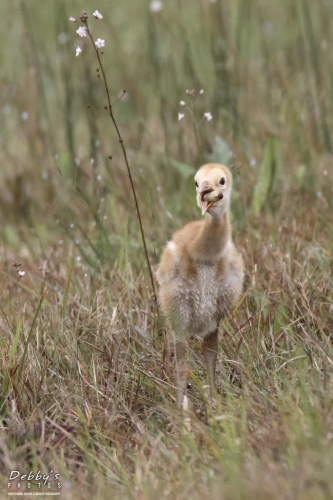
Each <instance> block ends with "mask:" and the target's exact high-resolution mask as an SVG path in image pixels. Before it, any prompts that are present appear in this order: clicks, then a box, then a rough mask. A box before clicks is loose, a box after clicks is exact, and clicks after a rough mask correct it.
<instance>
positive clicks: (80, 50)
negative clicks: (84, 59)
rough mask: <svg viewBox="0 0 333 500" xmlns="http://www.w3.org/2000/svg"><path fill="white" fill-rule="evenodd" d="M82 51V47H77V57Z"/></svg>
mask: <svg viewBox="0 0 333 500" xmlns="http://www.w3.org/2000/svg"><path fill="white" fill-rule="evenodd" d="M81 52H82V49H81V47H76V57H77V56H79V55H80V54H81Z"/></svg>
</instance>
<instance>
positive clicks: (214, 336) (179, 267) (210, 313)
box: [156, 163, 244, 407]
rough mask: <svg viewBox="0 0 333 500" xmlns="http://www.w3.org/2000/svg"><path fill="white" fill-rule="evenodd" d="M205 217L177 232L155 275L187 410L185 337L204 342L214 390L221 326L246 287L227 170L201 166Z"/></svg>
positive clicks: (198, 186)
mask: <svg viewBox="0 0 333 500" xmlns="http://www.w3.org/2000/svg"><path fill="white" fill-rule="evenodd" d="M194 180H195V185H196V191H197V203H198V206H199V207H200V208H201V211H202V215H204V218H203V219H202V220H200V221H194V222H190V223H189V224H187V225H186V226H184V227H183V228H182V229H180V230H179V231H177V232H176V233H175V234H174V235H173V237H172V240H171V241H169V242H168V244H167V246H166V248H165V249H164V252H163V255H162V259H161V262H160V264H159V266H158V269H157V272H156V277H157V281H158V284H159V302H160V305H161V308H162V310H163V312H164V314H165V315H166V317H167V319H168V322H169V324H170V328H171V329H172V331H173V334H174V338H175V369H174V382H175V385H176V388H177V404H178V406H180V407H182V406H183V401H184V396H185V395H186V388H187V384H188V378H189V369H188V365H187V339H188V338H189V337H190V336H191V335H196V336H200V337H201V338H202V351H203V355H204V360H205V364H206V367H207V371H208V377H209V383H210V387H211V390H212V388H213V387H214V384H215V367H216V359H217V352H218V325H219V322H220V320H221V319H223V318H224V317H225V316H226V315H227V314H229V312H230V311H231V310H232V309H233V308H234V306H235V305H236V304H237V302H238V300H239V298H240V295H241V293H242V287H243V276H244V271H243V260H242V257H241V255H240V254H239V253H238V252H237V250H236V249H235V247H234V244H233V242H232V238H231V224H230V220H229V205H230V197H231V188H232V176H231V173H230V171H229V170H228V169H227V167H225V166H223V165H219V164H216V163H209V164H207V165H203V166H202V167H201V168H200V169H199V170H198V172H197V173H196V175H195V177H194Z"/></svg>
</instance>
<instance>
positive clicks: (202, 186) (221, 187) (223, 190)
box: [194, 163, 232, 218]
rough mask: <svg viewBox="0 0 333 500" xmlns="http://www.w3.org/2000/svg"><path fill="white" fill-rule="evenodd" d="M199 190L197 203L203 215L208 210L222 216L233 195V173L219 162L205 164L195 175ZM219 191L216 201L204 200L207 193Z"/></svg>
mask: <svg viewBox="0 0 333 500" xmlns="http://www.w3.org/2000/svg"><path fill="white" fill-rule="evenodd" d="M194 181H195V185H196V190H197V203H198V206H199V207H200V208H201V211H202V215H204V214H205V213H206V212H207V213H208V214H209V215H210V216H212V217H217V218H219V217H222V216H223V214H224V213H225V212H226V210H227V208H228V206H229V202H230V196H231V187H232V175H231V173H230V171H229V169H228V168H227V167H225V166H224V165H219V164H218V163H208V164H207V165H203V166H202V167H201V168H199V170H198V171H197V173H196V174H195V176H194ZM212 191H214V192H217V194H218V197H217V198H216V201H213V202H209V201H205V200H204V196H205V194H206V193H210V192H212Z"/></svg>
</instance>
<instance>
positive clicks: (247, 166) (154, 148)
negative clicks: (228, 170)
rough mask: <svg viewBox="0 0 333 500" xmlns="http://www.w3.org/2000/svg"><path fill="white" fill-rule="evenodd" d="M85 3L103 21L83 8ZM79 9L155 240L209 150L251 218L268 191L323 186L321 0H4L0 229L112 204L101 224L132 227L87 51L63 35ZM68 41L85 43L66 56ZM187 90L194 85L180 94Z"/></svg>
mask: <svg viewBox="0 0 333 500" xmlns="http://www.w3.org/2000/svg"><path fill="white" fill-rule="evenodd" d="M154 6H155V9H154ZM156 7H157V8H156ZM158 7H160V9H159V8H158ZM96 8H98V9H99V11H100V12H101V13H102V14H103V16H104V17H103V19H102V20H95V19H93V17H92V12H93V10H95V9H96ZM83 9H85V10H86V11H87V13H88V15H89V16H90V18H89V22H90V27H91V28H92V30H93V36H94V37H95V38H98V37H100V38H103V39H105V50H104V55H103V60H104V63H105V68H106V73H107V78H108V82H109V86H110V90H111V97H112V100H113V101H115V100H116V99H117V98H118V96H119V95H120V93H121V92H122V90H123V89H125V90H126V91H127V93H126V95H125V96H124V98H123V99H121V100H120V101H119V102H118V103H117V104H116V105H115V106H114V113H115V116H116V119H117V121H118V123H119V127H120V129H121V133H122V135H123V138H124V142H125V146H126V148H127V149H128V153H129V157H130V166H131V169H132V171H133V175H134V178H135V182H136V186H137V189H138V194H139V197H140V205H141V207H142V211H143V218H144V221H145V224H146V226H147V224H148V225H149V228H150V229H149V228H148V232H149V233H154V235H155V236H156V237H157V238H158V241H159V242H162V243H163V242H164V240H165V235H163V234H160V224H161V223H163V225H164V232H170V231H171V230H172V229H174V228H175V227H177V225H179V223H180V220H186V219H187V218H188V217H190V216H193V215H195V214H196V211H195V206H194V204H193V203H190V204H185V206H184V203H183V200H182V199H181V197H179V186H180V185H182V187H183V186H188V185H189V188H188V189H189V194H190V197H193V196H192V194H193V189H192V173H194V172H195V169H196V168H197V167H198V166H200V164H202V163H204V162H205V161H209V160H210V159H213V160H216V161H220V162H224V163H229V165H231V164H232V163H235V164H236V165H240V164H241V165H242V166H241V169H240V172H241V176H242V179H244V183H245V186H249V189H247V190H246V192H245V198H246V199H245V202H246V203H247V204H248V205H249V204H250V203H252V207H253V208H254V211H255V213H257V214H258V213H259V212H260V209H261V208H262V207H263V206H265V204H266V208H267V206H268V207H269V205H270V204H271V202H272V203H273V200H274V196H273V195H274V191H275V193H276V194H277V195H278V196H279V197H280V196H281V198H282V199H283V200H285V199H286V198H285V197H286V196H288V193H290V192H292V190H293V189H302V190H305V191H306V192H307V193H309V195H314V196H316V194H317V192H318V191H319V190H320V192H322V188H321V187H320V184H321V180H323V181H325V179H324V178H323V175H324V176H326V175H327V171H328V170H331V163H332V157H331V153H332V137H331V130H332V120H333V114H332V113H331V107H332V82H333V74H332V57H333V56H332V50H331V47H332V30H331V29H330V22H331V19H332V11H333V4H332V2H330V1H325V0H320V1H318V2H310V0H297V1H296V0H295V1H293V2H290V1H289V0H281V1H280V2H274V3H272V2H267V1H262V0H237V1H234V0H233V1H231V0H225V1H223V2H222V1H215V2H214V1H209V0H197V1H191V2H189V1H180V0H178V1H176V0H172V1H168V2H160V4H159V2H157V4H156V2H155V3H154V2H149V1H144V0H142V1H139V0H137V1H135V2H133V1H128V0H124V1H123V2H121V3H119V2H112V1H105V0H101V1H100V2H99V4H98V5H96V4H95V3H92V2H90V1H85V2H83V1H81V0H80V1H74V0H66V1H64V0H54V1H53V0H47V1H45V2H40V1H34V0H29V1H17V0H13V1H11V2H1V5H0V19H1V20H0V37H1V61H0V67H1V69H0V72H1V73H0V78H1V80H0V89H1V115H2V116H1V122H2V126H1V148H0V155H1V156H0V160H1V165H2V168H1V172H0V176H1V177H0V190H1V199H0V209H1V213H2V217H3V218H4V220H5V225H7V224H12V223H14V222H15V223H18V222H20V223H23V221H26V222H28V224H30V225H34V224H37V223H38V224H40V225H41V226H43V225H45V224H47V226H48V228H50V227H51V226H49V224H51V220H54V219H55V218H56V219H57V220H60V222H61V223H63V224H65V225H67V224H68V222H69V221H70V220H73V219H75V217H80V216H81V215H84V214H82V212H84V211H87V214H86V215H87V216H88V214H90V215H91V210H92V208H94V210H95V209H96V211H98V210H102V211H103V213H104V212H105V211H106V212H108V213H109V216H110V212H111V213H114V210H117V217H116V220H114V221H110V219H109V221H108V222H105V224H106V225H107V226H108V225H110V224H115V226H114V230H115V233H117V234H118V235H119V234H121V233H122V232H123V231H122V230H121V229H122V228H124V227H126V228H127V229H126V230H129V231H133V232H134V234H135V231H136V220H135V218H133V217H132V213H133V210H134V205H133V201H132V197H131V192H130V190H129V185H128V181H127V175H126V172H125V170H124V163H123V160H122V156H121V151H120V148H119V144H118V141H117V139H116V135H115V132H114V130H113V127H112V124H111V122H110V119H109V118H108V116H107V115H106V112H105V111H104V109H103V107H104V105H105V104H106V99H105V93H104V89H103V86H102V85H101V82H100V81H98V80H97V78H96V67H97V65H96V61H95V56H94V53H93V50H92V47H91V46H90V45H89V43H88V40H87V38H80V37H79V36H78V35H77V34H76V33H75V31H76V29H77V28H78V27H79V25H80V23H79V21H78V22H77V23H76V24H73V23H71V22H69V21H68V19H69V17H70V16H74V17H76V18H77V19H78V18H79V16H80V14H81V12H82V10H83ZM78 45H80V46H81V47H82V49H83V52H82V54H81V55H80V56H79V57H75V49H76V47H77V46H78ZM186 89H195V90H196V96H195V98H194V99H193V98H192V99H191V98H190V97H189V96H188V95H186V94H185V91H186ZM200 89H204V94H203V95H199V94H198V91H199V90H200ZM180 100H184V101H186V104H187V105H188V107H187V106H186V107H181V106H180V105H179V102H180ZM87 106H89V108H87ZM179 112H184V113H185V118H184V119H183V120H182V121H180V122H178V113H179ZM204 112H211V113H212V115H213V119H212V120H211V121H210V122H207V121H206V120H203V121H202V117H203V113H204ZM196 134H197V141H196V140H195V135H196ZM265 148H266V150H265ZM265 151H266V153H265V154H266V160H265V162H264V163H265V165H264V167H263V166H262V162H263V160H264V159H265V154H264V152H265ZM231 152H232V156H231ZM109 155H112V156H113V159H112V160H109V159H108V156H109ZM260 165H261V167H260ZM328 167H329V169H328ZM323 172H324V174H323ZM189 178H190V181H188V179H189ZM329 178H330V180H331V173H330V172H329V177H328V179H327V180H329ZM258 180H259V184H260V186H259V187H257V189H256V190H255V189H254V186H255V184H256V183H257V181H258ZM76 187H79V188H80V189H81V190H83V191H84V196H85V197H86V198H87V199H89V202H90V203H91V206H90V209H88V207H87V203H85V202H84V201H83V200H82V196H77V193H74V192H75V191H76V189H75V188H76ZM282 194H283V196H282ZM253 197H254V198H255V199H253ZM101 198H102V200H104V201H105V199H106V201H105V204H104V206H103V207H101ZM267 201H268V205H267ZM114 203H116V206H115V205H114ZM279 204H280V202H279V203H278V205H279ZM272 208H274V203H273V205H272ZM275 208H277V206H276V205H275ZM236 211H237V208H236ZM171 213H172V215H171ZM241 213H242V210H240V211H239V213H236V215H238V216H239V217H241ZM166 214H167V216H165V215H166ZM168 215H169V216H168ZM111 218H112V215H111ZM113 218H114V217H113ZM48 219H49V220H48ZM118 221H119V222H120V225H118ZM133 224H134V227H133ZM165 225H166V227H165ZM128 227H129V229H128ZM109 229H110V230H111V227H109ZM2 231H4V227H2ZM12 232H13V231H11V230H7V231H5V235H7V236H6V237H8V234H10V233H12ZM14 232H15V231H14ZM12 237H13V238H14V236H13V235H12ZM163 238H164V239H163Z"/></svg>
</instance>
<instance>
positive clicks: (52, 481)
mask: <svg viewBox="0 0 333 500" xmlns="http://www.w3.org/2000/svg"><path fill="white" fill-rule="evenodd" d="M59 478H60V474H55V473H54V471H53V470H51V471H50V472H49V474H42V473H41V471H40V470H39V471H37V472H33V471H32V470H31V471H30V472H28V473H23V472H21V471H19V470H12V471H10V473H9V475H8V485H7V491H8V495H10V496H42V495H44V496H59V495H60V493H61V482H60V480H59Z"/></svg>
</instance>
